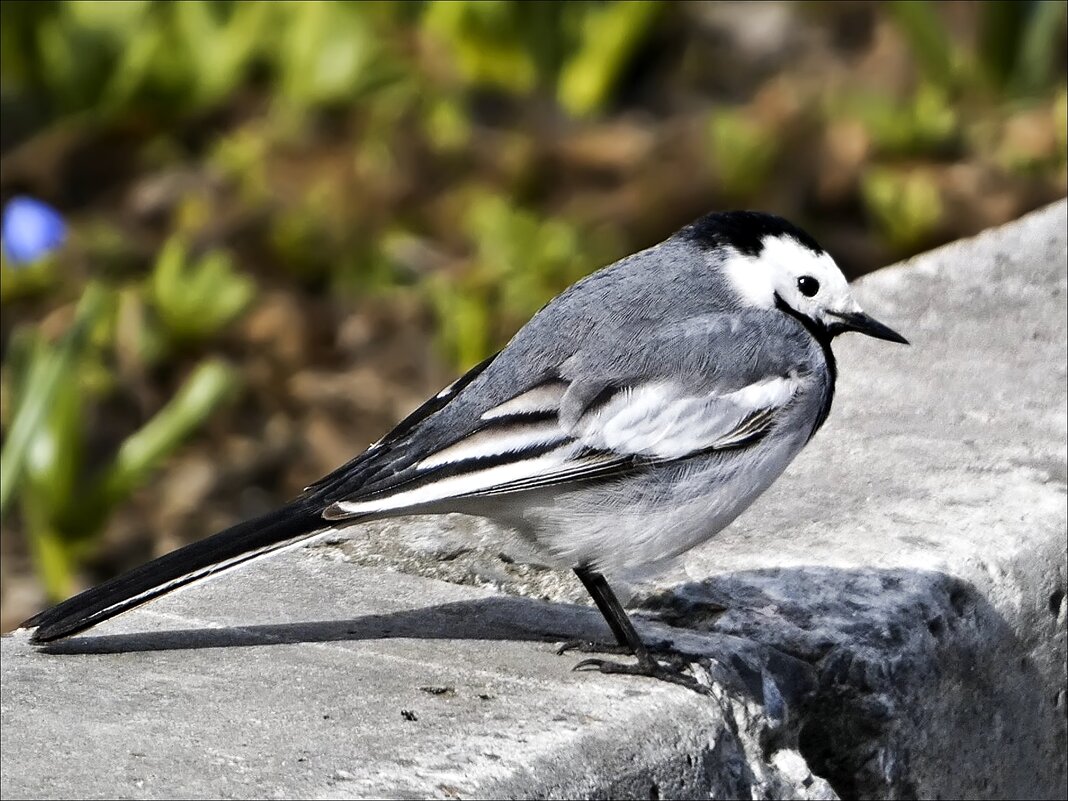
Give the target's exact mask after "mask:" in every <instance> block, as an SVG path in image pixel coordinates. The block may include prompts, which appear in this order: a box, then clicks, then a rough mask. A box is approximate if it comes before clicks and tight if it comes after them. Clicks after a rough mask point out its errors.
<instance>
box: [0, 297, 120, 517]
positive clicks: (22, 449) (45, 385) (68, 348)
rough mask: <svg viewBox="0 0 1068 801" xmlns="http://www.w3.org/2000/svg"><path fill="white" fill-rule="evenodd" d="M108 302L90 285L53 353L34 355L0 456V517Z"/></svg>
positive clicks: (42, 351)
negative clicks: (68, 327) (30, 452)
mask: <svg viewBox="0 0 1068 801" xmlns="http://www.w3.org/2000/svg"><path fill="white" fill-rule="evenodd" d="M108 300H109V293H108V292H107V291H106V290H105V289H104V288H103V287H101V286H100V285H98V284H89V286H87V287H86V289H85V292H84V294H83V295H82V298H81V301H80V302H79V303H78V309H77V312H76V313H75V318H74V324H73V325H72V326H71V327H70V329H69V330H68V331H67V333H66V334H65V335H64V337H63V339H62V340H61V342H60V344H59V347H58V348H57V349H56V350H55V351H54V352H52V353H47V351H46V350H45V349H40V350H38V351H37V353H36V354H35V355H34V357H33V362H32V364H31V365H30V366H29V368H28V375H27V378H26V381H25V384H24V387H23V390H22V391H21V392H20V393H19V394H20V396H21V397H20V398H19V405H18V410H17V411H16V412H15V416H14V418H13V420H12V422H11V428H10V430H9V431H8V433H7V439H6V441H5V442H4V448H3V452H2V453H0V516H3V515H4V514H6V512H7V508H8V504H9V503H10V502H11V500H12V498H14V495H15V491H16V489H17V488H18V486H19V482H20V480H21V478H22V476H23V473H24V471H25V469H26V466H27V460H28V457H29V451H30V447H31V446H32V445H33V441H34V438H35V437H36V436H37V435H38V433H39V431H40V430H41V427H42V425H44V423H45V420H46V419H47V417H48V415H49V413H50V412H51V411H52V407H53V404H54V403H55V402H56V396H57V394H58V393H59V392H60V391H61V389H62V387H63V381H64V379H69V378H70V376H71V375H72V374H73V373H74V370H75V365H76V364H77V363H78V361H79V359H80V357H81V355H82V352H83V350H84V348H85V347H86V345H87V344H88V341H89V335H90V333H91V331H92V328H93V326H94V324H95V323H96V322H97V320H98V319H99V317H100V315H101V314H102V313H103V312H104V310H105V309H106V307H107V303H108Z"/></svg>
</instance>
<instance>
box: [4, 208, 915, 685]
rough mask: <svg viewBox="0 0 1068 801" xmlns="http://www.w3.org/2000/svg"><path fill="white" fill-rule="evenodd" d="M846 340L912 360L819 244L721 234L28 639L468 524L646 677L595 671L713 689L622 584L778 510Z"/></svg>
mask: <svg viewBox="0 0 1068 801" xmlns="http://www.w3.org/2000/svg"><path fill="white" fill-rule="evenodd" d="M844 331H859V332H861V333H864V334H867V335H869V336H872V337H877V338H879V339H886V340H890V341H891V342H901V343H904V344H908V343H907V342H906V340H905V339H904V337H902V336H901V335H900V334H897V333H896V332H894V331H893V330H891V329H890V328H888V327H887V326H885V325H883V324H882V323H879V322H877V321H876V320H874V319H872V318H871V317H869V316H868V315H867V314H865V313H864V312H863V311H861V309H860V307H859V306H858V305H857V302H856V301H855V300H854V299H853V295H852V293H851V292H850V289H849V286H848V284H847V282H846V279H845V277H844V276H843V275H842V273H841V272H840V271H839V269H838V267H837V266H836V265H835V263H834V261H833V260H832V259H831V257H830V256H829V255H828V254H827V253H826V252H825V251H824V250H823V249H822V248H821V247H820V246H819V245H818V244H817V243H816V241H815V240H814V239H813V238H812V237H811V236H809V235H808V234H807V233H805V232H804V231H802V230H800V229H798V228H797V227H795V226H793V225H791V224H790V223H789V222H787V221H786V220H783V219H781V218H779V217H774V216H772V215H769V214H762V213H757V212H750V211H739V212H728V213H723V214H710V215H708V216H706V217H703V218H701V219H700V220H698V221H696V222H694V223H693V224H691V225H688V226H686V227H685V228H683V229H682V230H681V231H679V232H678V233H676V234H675V235H673V236H672V237H671V238H670V239H668V240H666V241H665V242H662V243H661V244H659V245H656V246H655V247H652V248H649V249H648V250H643V251H641V252H640V253H636V254H634V255H632V256H628V257H627V258H625V259H622V260H621V261H618V262H616V263H615V264H612V265H610V266H609V267H606V268H604V269H602V270H599V271H597V272H595V273H593V274H592V275H589V276H587V277H586V278H584V279H582V280H580V281H578V282H577V283H575V284H574V285H572V286H571V287H570V288H568V289H567V290H565V291H564V292H563V293H562V294H560V295H559V296H557V297H556V298H555V299H554V300H553V301H552V302H550V303H549V304H548V305H546V306H545V307H544V308H542V309H541V311H539V312H538V313H537V314H535V315H534V317H533V318H532V319H531V320H530V322H528V323H527V324H526V325H525V326H523V328H521V329H520V330H519V332H518V333H517V334H516V335H515V337H514V338H513V339H512V341H511V342H509V343H508V345H507V346H506V347H505V348H504V349H503V350H501V351H500V352H499V353H497V354H496V355H495V356H492V357H490V358H489V359H486V360H485V361H484V362H482V363H481V364H479V365H477V366H476V367H474V368H473V369H471V370H470V371H469V372H468V373H466V374H465V375H463V376H462V377H460V378H459V379H457V380H456V381H455V382H453V383H452V384H450V385H449V386H448V387H446V388H445V389H443V390H442V391H441V392H439V393H438V394H437V395H435V396H434V397H433V398H431V399H430V400H428V401H427V402H426V403H424V404H423V405H422V406H420V407H419V408H418V409H416V410H415V411H414V412H412V413H411V414H410V415H409V416H408V417H406V418H405V419H404V420H403V421H401V422H400V423H399V424H398V425H397V427H396V428H394V429H393V430H392V431H390V432H389V433H388V434H387V435H386V436H385V437H383V438H382V439H381V440H379V441H378V442H376V443H375V444H374V445H372V446H371V447H370V448H368V449H367V450H366V451H364V452H363V453H362V454H360V455H359V456H357V457H356V458H354V459H353V460H352V461H350V462H349V463H348V464H345V465H343V466H342V467H340V468H338V469H337V470H335V471H334V472H332V473H330V474H329V475H328V476H326V477H325V478H322V479H320V480H319V481H317V482H316V483H314V484H312V485H311V486H310V487H308V488H307V489H306V490H305V491H304V492H303V493H302V494H301V495H300V496H299V497H297V498H296V499H295V500H293V501H291V502H290V503H288V504H286V505H285V506H283V507H281V508H280V509H278V510H276V511H273V512H270V513H269V514H266V515H264V516H262V517H259V518H256V519H254V520H249V521H246V522H244V523H239V524H237V525H235V526H233V527H231V528H228V529H226V530H225V531H222V532H220V533H218V534H216V535H214V536H212V537H209V538H207V539H205V540H201V541H199V542H195V543H192V544H191V545H187V546H185V547H184V548H180V549H178V550H177V551H174V552H172V553H169V554H167V555H165V556H163V557H160V558H159V559H156V560H154V561H152V562H149V563H148V564H145V565H142V566H141V567H138V568H136V569H134V570H131V571H130V572H128V573H126V574H124V575H121V576H119V577H117V578H115V579H112V580H110V581H107V582H105V583H103V584H101V585H100V586H98V587H94V588H93V589H90V590H87V591H85V592H83V593H81V594H80V595H76V596H74V597H73V598H70V599H69V600H67V601H64V602H63V603H60V604H58V605H57V606H54V607H53V608H51V609H48V610H46V611H44V612H42V613H40V614H38V615H36V616H34V617H33V618H31V619H30V620H27V621H26V622H25V623H24V624H23V626H24V627H36V629H37V630H36V632H35V633H34V634H33V640H34V641H36V642H48V641H50V640H56V639H58V638H61V637H66V636H68V635H70V634H74V633H75V632H79V631H82V630H84V629H86V628H89V627H90V626H93V625H95V624H97V623H99V622H101V621H103V620H106V619H108V618H110V617H113V616H115V615H117V614H119V613H121V612H124V611H126V610H128V609H132V608H133V607H135V606H138V605H140V604H142V603H145V602H146V601H149V600H151V599H153V598H156V597H158V596H160V595H162V594H164V593H167V592H170V591H171V590H174V589H177V588H178V587H181V586H184V585H187V584H189V583H190V582H193V581H196V580H197V579H201V578H204V577H205V576H208V575H210V574H213V573H217V572H219V571H221V570H225V569H227V568H230V567H234V566H235V565H238V564H241V563H243V562H246V561H248V560H250V559H253V558H255V557H259V556H262V555H264V554H267V553H270V552H271V551H275V550H278V549H280V548H283V547H286V546H289V545H292V544H293V543H295V542H299V541H301V540H303V539H306V538H309V537H312V536H315V535H316V534H318V533H321V532H322V531H324V530H328V529H330V528H336V527H339V526H344V525H348V524H352V523H356V522H362V521H367V520H374V519H377V518H384V517H392V516H397V515H410V514H440V513H446V512H459V513H463V514H470V515H477V516H481V517H485V518H489V519H491V520H495V521H497V522H498V523H501V524H503V525H504V526H506V527H508V528H510V529H512V530H514V531H515V532H516V533H517V534H518V536H520V537H521V538H523V539H524V540H526V541H528V542H529V543H530V544H532V545H533V546H535V548H536V549H537V550H538V551H540V552H541V553H542V554H544V556H545V557H546V558H547V559H548V560H549V561H550V562H552V563H554V564H556V565H560V566H565V567H567V568H571V569H573V570H574V571H575V573H576V574H577V575H578V578H579V580H580V581H581V582H582V584H583V585H584V586H585V587H586V589H587V590H588V591H589V593H590V595H592V596H593V600H594V601H595V602H596V604H597V607H598V609H599V610H600V611H601V613H602V614H603V615H604V617H605V620H606V621H607V623H608V625H609V627H610V628H611V630H612V633H613V634H614V635H615V638H616V640H617V642H618V643H619V648H620V649H622V650H624V651H625V652H627V653H630V654H633V655H634V656H636V657H637V660H636V661H637V664H623V663H618V662H609V661H606V660H601V659H588V660H585V661H584V662H582V663H580V665H578V666H576V667H594V668H597V669H600V670H601V671H603V672H607V673H621V672H622V673H631V674H638V675H647V676H654V677H657V678H662V679H666V680H669V681H674V682H676V683H682V684H686V685H688V686H693V681H692V680H691V679H688V678H686V677H684V676H682V675H681V674H680V673H679V672H678V671H674V670H670V669H669V668H667V667H666V666H665V665H663V664H661V663H660V662H658V661H657V660H656V659H655V658H654V657H653V656H652V655H651V654H650V650H649V649H648V648H647V647H646V646H645V645H644V644H643V643H642V640H641V638H640V637H639V636H638V633H637V632H636V631H635V629H634V626H633V625H632V624H631V621H630V619H629V618H628V617H627V614H626V612H625V611H624V610H623V607H622V606H621V605H620V603H619V601H618V600H617V598H616V597H615V594H614V593H613V592H612V590H611V589H610V588H609V586H608V583H607V582H606V580H605V578H604V575H603V573H604V572H606V571H609V572H610V571H613V570H619V569H623V568H633V567H638V566H641V565H647V564H650V563H655V562H660V561H662V560H665V559H668V558H670V557H673V556H676V555H678V554H681V553H683V552H684V551H686V550H688V549H690V548H693V547H694V546H695V545H698V544H699V543H702V542H704V541H705V540H707V539H708V538H709V537H711V536H713V535H714V534H716V533H717V532H718V531H720V530H721V529H723V528H724V527H725V526H727V525H728V524H729V523H730V522H731V521H732V520H734V518H735V517H737V516H738V515H739V514H740V513H741V512H742V511H743V510H744V509H745V508H746V507H748V506H749V504H750V503H752V502H753V500H754V499H755V498H756V497H757V496H758V495H760V493H762V492H763V491H764V490H765V489H767V488H768V486H769V485H770V484H771V483H772V482H773V481H774V480H775V479H776V478H777V477H778V476H779V474H780V473H782V471H783V469H784V468H785V467H786V465H787V464H789V463H790V460H792V459H793V458H794V457H795V456H796V455H797V454H798V452H799V451H800V450H801V448H803V447H804V445H805V443H807V442H808V441H809V440H810V439H811V438H812V436H813V435H814V434H815V433H816V431H817V430H818V429H819V428H820V426H821V425H822V424H823V422H824V420H825V419H826V418H827V414H828V412H829V411H830V408H831V398H832V396H833V394H834V383H835V372H836V369H835V361H834V355H833V354H832V353H831V340H832V339H833V338H834V337H835V336H836V335H837V334H839V333H842V332H844Z"/></svg>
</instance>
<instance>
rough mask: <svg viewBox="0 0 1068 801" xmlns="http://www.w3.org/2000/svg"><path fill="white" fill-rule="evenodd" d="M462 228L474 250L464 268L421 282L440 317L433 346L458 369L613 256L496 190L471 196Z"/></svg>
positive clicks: (601, 242)
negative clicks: (498, 193)
mask: <svg viewBox="0 0 1068 801" xmlns="http://www.w3.org/2000/svg"><path fill="white" fill-rule="evenodd" d="M463 227H464V232H465V234H466V237H467V240H468V242H469V243H470V245H471V248H472V251H473V253H472V256H471V259H470V261H469V263H468V265H467V268H466V269H465V270H463V271H461V272H459V273H458V274H455V273H449V272H439V273H436V274H434V275H431V276H429V280H428V281H427V282H426V291H428V292H429V296H430V299H431V301H432V303H433V305H434V307H435V309H436V310H437V312H438V316H439V317H440V318H441V321H442V323H441V326H440V329H439V330H440V333H439V345H440V347H441V349H442V350H443V351H444V352H445V354H446V356H447V357H448V358H449V360H450V361H451V362H452V363H454V364H455V365H457V366H458V367H470V366H471V365H472V364H475V363H476V362H478V361H481V360H482V359H484V358H485V357H486V356H487V355H488V354H489V353H490V352H492V351H493V350H494V349H496V348H497V347H500V345H501V344H502V343H503V341H504V340H505V339H506V338H507V337H508V336H510V335H511V334H512V333H513V332H514V330H515V329H516V328H518V327H519V325H520V324H522V323H523V322H524V321H526V320H527V319H528V318H529V317H531V316H532V315H533V314H534V313H535V312H536V311H537V310H538V309H540V308H541V307H542V306H543V305H544V304H545V303H546V302H547V301H548V300H549V299H550V298H552V297H553V296H554V295H555V294H557V293H558V292H559V291H560V290H562V289H563V288H564V287H566V286H568V285H569V284H571V283H573V282H574V281H576V280H578V279H579V278H581V277H582V276H583V275H585V274H586V273H588V272H590V271H591V270H592V269H594V268H596V267H598V266H600V265H601V264H604V263H606V262H608V261H610V260H611V257H612V256H611V255H610V254H612V247H611V243H609V242H608V241H607V240H606V239H605V238H604V237H603V236H598V235H597V234H596V233H594V232H590V231H587V232H583V231H581V230H580V229H579V228H578V227H577V226H576V225H574V224H573V223H570V222H568V221H566V220H563V219H559V218H543V217H540V216H538V215H537V214H535V213H534V212H532V211H530V210H528V209H524V208H520V207H518V206H515V205H513V204H512V203H510V202H509V201H508V200H506V199H505V198H502V197H500V196H498V195H494V194H489V193H486V194H481V193H480V194H476V195H475V196H474V197H473V198H472V199H471V200H470V202H469V204H468V206H467V208H466V210H465V212H464V215H463Z"/></svg>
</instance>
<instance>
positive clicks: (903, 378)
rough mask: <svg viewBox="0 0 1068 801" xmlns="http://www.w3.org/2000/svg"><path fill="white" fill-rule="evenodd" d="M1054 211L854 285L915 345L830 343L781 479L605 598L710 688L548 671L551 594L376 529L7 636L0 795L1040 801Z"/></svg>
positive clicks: (561, 603) (1056, 346) (1062, 330)
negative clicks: (831, 401) (825, 382)
mask: <svg viewBox="0 0 1068 801" xmlns="http://www.w3.org/2000/svg"><path fill="white" fill-rule="evenodd" d="M1066 208H1068V207H1066V204H1065V203H1063V202H1062V203H1059V204H1056V205H1054V206H1051V207H1049V208H1047V209H1045V210H1043V211H1041V212H1037V213H1035V214H1033V215H1030V216H1029V217H1026V218H1024V219H1023V220H1021V221H1018V222H1017V223H1014V224H1012V225H1010V226H1007V227H1005V228H1002V229H1000V230H997V231H991V232H987V233H986V234H984V235H982V236H980V237H978V238H977V239H975V240H971V241H967V242H960V243H957V244H955V245H952V246H950V247H948V248H944V249H942V250H939V251H936V252H934V253H930V254H927V255H925V256H922V257H920V258H918V259H915V260H914V261H913V263H911V264H906V265H901V266H898V267H893V268H889V269H887V270H882V271H880V272H879V273H877V274H875V275H873V276H870V277H869V278H867V279H865V280H864V281H863V282H861V285H860V287H859V289H858V294H859V295H860V298H861V302H862V304H863V305H864V306H865V307H866V308H868V310H869V311H871V312H872V313H873V314H874V315H875V316H877V317H879V318H880V319H884V320H885V321H886V322H888V323H890V324H891V325H893V326H894V327H895V328H897V329H899V330H901V331H902V332H903V333H904V334H905V335H906V336H909V337H910V338H911V339H912V341H913V347H912V348H901V347H896V346H893V345H889V344H886V343H881V342H874V341H869V340H866V339H864V338H861V337H857V336H853V337H846V338H843V340H840V341H839V342H838V343H837V344H836V346H835V350H836V352H837V354H838V359H839V365H840V368H841V374H840V379H839V392H838V397H837V399H836V401H835V410H834V412H833V413H832V415H831V418H830V421H829V422H828V424H827V426H826V427H825V428H824V430H823V431H822V432H821V433H820V434H819V436H817V437H816V439H815V440H814V441H813V443H812V445H811V446H810V447H809V449H808V450H806V452H805V453H803V454H802V455H801V457H800V458H799V459H798V460H797V462H795V464H794V465H793V466H791V468H790V469H789V470H788V472H787V475H786V476H784V477H783V478H782V479H781V480H780V481H779V482H778V483H777V484H776V485H775V486H774V487H773V488H772V489H771V490H769V492H768V493H767V494H766V495H765V496H764V497H763V498H762V499H761V500H760V501H759V502H758V503H757V505H756V506H755V507H754V508H753V509H752V510H751V511H750V512H748V513H747V514H746V515H744V516H743V517H742V519H741V520H739V521H738V522H737V523H736V524H735V525H734V526H733V527H732V528H731V529H729V530H728V531H726V532H723V534H721V535H720V536H719V537H717V538H716V539H715V540H714V541H713V542H711V543H709V544H707V545H706V546H703V547H702V548H700V549H697V550H695V551H694V552H692V553H691V554H690V555H688V556H687V557H686V558H685V559H684V560H682V561H680V563H679V565H678V566H677V567H676V568H675V569H674V570H673V571H671V572H670V573H669V574H667V575H665V576H662V577H660V578H658V579H657V580H656V581H655V582H652V583H645V584H642V585H634V586H631V588H630V589H631V591H632V592H633V594H634V598H633V603H634V605H635V607H636V608H637V609H638V610H639V612H638V614H639V616H641V617H642V618H644V620H643V622H641V623H640V627H641V628H642V630H643V632H644V633H645V635H646V636H647V637H648V638H650V639H655V638H666V639H670V640H671V641H672V642H673V644H674V646H675V648H676V649H677V650H679V651H680V652H683V653H685V654H687V655H688V656H689V658H690V660H691V662H692V670H693V671H694V673H695V675H697V676H698V677H700V678H701V679H702V680H703V681H705V682H707V683H709V684H710V685H711V686H712V687H713V691H714V696H713V697H704V696H698V695H696V694H694V693H691V692H689V691H687V690H684V689H681V688H678V687H673V686H664V685H660V684H658V683H655V682H652V681H649V680H644V679H633V678H625V677H618V676H602V675H599V674H589V673H581V674H577V673H572V672H570V671H569V668H570V665H571V664H573V663H574V661H575V659H576V657H574V656H556V655H555V654H554V653H553V650H554V649H553V646H552V642H554V641H559V640H562V639H568V638H572V637H598V636H601V637H603V636H604V627H603V624H602V623H600V621H599V618H598V616H597V614H596V613H595V612H594V611H593V610H592V609H590V608H589V607H588V606H584V605H583V606H578V605H575V604H574V602H575V601H580V602H582V603H583V604H585V600H584V599H583V598H582V591H581V588H580V587H579V586H578V584H577V582H576V581H575V580H574V579H572V578H571V577H570V576H568V575H566V574H563V573H559V572H553V571H548V570H544V569H540V568H536V567H531V566H528V565H522V564H519V563H517V562H515V561H514V559H512V558H511V557H509V558H502V557H501V556H499V555H498V554H499V548H494V547H491V546H489V545H487V542H489V541H490V540H491V539H492V530H491V529H489V528H487V527H485V526H483V525H481V524H476V523H473V522H472V521H468V520H464V519H462V518H456V519H451V520H448V521H445V523H444V524H443V523H442V521H440V520H431V519H426V520H421V521H403V522H398V521H392V522H390V523H386V524H378V525H376V526H368V527H365V528H364V529H360V530H357V531H355V532H354V533H353V534H352V535H351V536H349V537H347V538H346V537H341V536H337V537H333V538H328V539H327V540H325V541H320V542H319V543H318V544H315V545H312V546H309V547H307V548H304V549H301V550H299V551H297V552H292V553H290V554H288V555H286V556H283V557H280V558H278V559H275V560H272V561H268V562H262V563H260V564H257V565H253V566H251V567H249V568H247V569H245V570H242V571H240V572H236V573H230V574H227V575H226V576H225V577H222V578H220V579H217V580H214V581H212V582H208V583H206V584H203V585H200V586H197V587H194V588H191V589H189V590H188V591H186V592H184V593H181V594H178V595H175V596H172V597H169V598H165V599H162V600H160V601H158V602H156V603H154V604H152V605H150V606H149V607H146V608H144V609H142V610H138V611H136V612H133V613H131V614H129V615H127V616H124V617H123V618H120V619H118V620H116V621H113V622H111V623H109V624H106V626H101V627H100V628H99V629H98V630H96V631H94V632H92V633H91V634H90V635H87V636H83V637H78V638H75V639H72V640H70V641H68V642H66V643H61V644H59V645H56V646H53V647H52V648H51V649H48V651H46V652H41V651H36V650H34V649H33V648H31V647H30V646H29V645H28V644H27V642H26V640H25V636H24V635H21V634H16V635H14V636H11V637H7V638H4V640H3V643H2V656H3V668H2V670H3V672H2V677H3V678H2V737H3V743H2V752H0V753H2V771H0V784H2V787H0V795H3V796H4V797H5V798H6V797H11V798H15V797H24V796H33V797H43V796H49V797H57V796H58V797H68V796H82V797H84V796H89V797H115V796H119V797H133V798H155V797H163V796H174V795H181V796H187V797H206V796H222V797H254V796H299V797H330V798H335V797H336V798H350V797H372V796H387V797H395V798H404V797H428V796H429V797H447V798H449V797H469V796H477V797H494V796H502V795H503V796H506V797H508V796H516V797H596V798H606V797H632V798H639V797H640V798H656V797H660V798H668V797H709V796H712V797H757V798H761V797H766V798H782V797H810V798H831V797H834V795H835V793H836V792H837V794H839V795H841V796H844V797H892V798H907V797H924V798H934V797H987V798H1008V797H1015V798H1054V797H1064V795H1065V748H1066V742H1065V732H1066V709H1065V691H1066V684H1068V681H1066V672H1065V658H1066V651H1065V643H1066V635H1065V627H1066V620H1065V618H1066V602H1065V586H1066V572H1068V571H1066V544H1065V535H1066V529H1068V506H1066V504H1068V500H1066V489H1068V488H1066V483H1068V469H1066V463H1068V458H1066V435H1068V400H1066V388H1065V381H1066V361H1068V353H1066V337H1068V325H1066V319H1065V318H1066V306H1065V304H1066V271H1068V265H1066V253H1068V248H1066V234H1065V230H1066ZM480 538H481V540H482V541H481V544H479V545H478V547H472V546H473V544H476V543H477V542H478V541H479V539H480ZM441 579H446V580H447V581H442V580H441ZM447 582H454V583H447ZM460 585H464V586H460ZM517 596H518V597H517ZM539 599H549V600H552V601H554V602H555V603H546V602H545V601H544V600H539ZM56 651H60V652H64V653H62V654H61V655H57V654H56V653H54V652H56Z"/></svg>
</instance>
